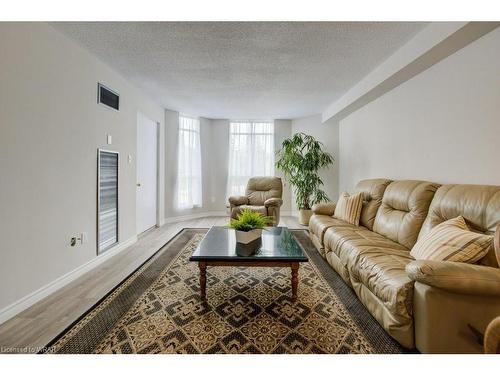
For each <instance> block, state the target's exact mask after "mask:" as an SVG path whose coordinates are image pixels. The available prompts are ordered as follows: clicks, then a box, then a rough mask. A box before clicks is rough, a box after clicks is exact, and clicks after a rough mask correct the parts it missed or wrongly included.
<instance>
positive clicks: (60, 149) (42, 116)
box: [0, 23, 164, 310]
mask: <svg viewBox="0 0 500 375" xmlns="http://www.w3.org/2000/svg"><path fill="white" fill-rule="evenodd" d="M0 51H1V56H2V57H1V59H0V82H1V84H0V153H1V157H0V176H1V177H0V191H1V194H0V207H1V209H0V212H1V216H0V238H1V243H0V258H1V260H0V285H1V288H0V310H1V309H2V308H5V307H6V306H8V305H10V304H12V303H13V302H15V301H17V300H19V299H20V298H21V297H24V296H26V295H27V294H29V293H31V292H33V291H35V290H37V289H38V288H40V287H42V286H44V285H46V284H47V283H49V282H51V281H53V280H55V279H57V278H59V277H60V276H62V275H64V274H66V273H68V272H70V271H72V270H74V269H76V268H77V267H79V266H81V265H82V264H85V263H86V262H89V261H91V260H92V259H95V258H96V230H95V228H96V172H97V171H96V169H97V167H96V163H97V161H96V160H97V148H99V147H102V148H106V149H111V150H116V151H119V152H120V155H121V162H120V186H119V194H120V197H119V199H120V202H119V208H120V217H119V231H120V241H121V242H123V241H125V240H127V239H130V238H133V237H134V236H135V235H136V228H135V226H136V221H135V192H136V186H135V184H136V167H135V153H136V123H137V111H141V112H142V113H144V114H145V115H147V116H148V117H150V118H151V119H152V120H154V121H157V122H160V123H161V124H163V121H164V112H163V109H162V108H161V107H160V106H159V105H157V104H156V103H155V102H153V101H152V100H150V99H148V98H146V97H145V96H143V95H142V94H141V93H140V92H139V91H138V90H136V89H135V88H134V87H132V86H131V85H129V84H128V83H127V81H126V80H125V79H124V78H122V77H121V76H119V75H118V74H117V73H115V72H114V71H113V70H111V69H110V68H109V67H107V66H106V65H105V64H103V63H101V62H100V61H99V60H97V59H96V58H95V57H94V56H92V55H90V54H89V53H88V52H87V51H85V50H84V49H82V48H80V47H79V46H78V45H76V44H75V43H74V42H73V41H70V40H69V39H67V38H66V37H65V36H63V35H62V34H60V33H59V32H57V31H55V30H54V29H53V28H52V27H50V26H48V25H46V24H43V23H0ZM97 82H103V83H104V84H106V85H107V86H109V87H111V88H113V89H114V90H116V91H118V92H119V93H120V100H121V108H120V111H119V112H116V111H113V110H110V109H108V108H106V107H104V106H101V105H98V104H97V103H96V101H97V99H96V95H97ZM107 133H110V134H112V136H113V144H112V145H107V144H106V134H107ZM129 154H130V155H132V163H130V164H129V163H128V162H127V155H129ZM81 232H87V233H88V236H89V238H88V242H87V243H85V244H83V245H80V246H76V247H71V246H70V245H69V243H70V238H71V237H72V236H73V235H75V234H77V233H81Z"/></svg>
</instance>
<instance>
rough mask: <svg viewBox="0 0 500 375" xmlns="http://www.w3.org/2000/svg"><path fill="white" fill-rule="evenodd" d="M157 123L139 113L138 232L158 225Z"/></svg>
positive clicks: (137, 159)
mask: <svg viewBox="0 0 500 375" xmlns="http://www.w3.org/2000/svg"><path fill="white" fill-rule="evenodd" d="M157 155H158V152H157V125H156V123H155V122H154V121H151V120H150V119H149V118H147V117H146V116H145V115H143V114H142V113H140V112H138V113H137V156H136V161H137V187H136V189H137V193H136V224H137V225H136V228H137V233H138V234H139V233H142V232H144V231H145V230H148V229H149V228H151V227H153V226H155V225H156V186H157V182H156V181H157V180H156V178H157V177H156V171H157V167H156V163H157Z"/></svg>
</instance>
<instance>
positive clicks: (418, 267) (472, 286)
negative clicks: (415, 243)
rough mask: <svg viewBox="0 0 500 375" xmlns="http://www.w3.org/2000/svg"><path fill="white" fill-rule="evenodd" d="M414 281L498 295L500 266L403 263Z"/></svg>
mask: <svg viewBox="0 0 500 375" xmlns="http://www.w3.org/2000/svg"><path fill="white" fill-rule="evenodd" d="M406 273H407V274H408V277H409V278H410V279H411V280H413V281H418V282H419V283H423V284H427V285H429V286H433V287H436V288H440V289H445V290H448V291H450V292H453V293H460V294H472V295H481V296H490V297H500V269H498V268H494V267H487V266H479V265H474V264H468V263H459V262H447V261H435V260H417V261H414V262H411V263H409V264H408V265H406Z"/></svg>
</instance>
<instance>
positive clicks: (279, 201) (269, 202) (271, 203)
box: [264, 198, 283, 207]
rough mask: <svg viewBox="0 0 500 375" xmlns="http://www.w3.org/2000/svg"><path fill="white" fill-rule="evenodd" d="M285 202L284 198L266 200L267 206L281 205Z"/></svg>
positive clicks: (265, 204)
mask: <svg viewBox="0 0 500 375" xmlns="http://www.w3.org/2000/svg"><path fill="white" fill-rule="evenodd" d="M282 204H283V199H281V198H269V199H266V200H265V202H264V206H266V207H280V206H281V205H282Z"/></svg>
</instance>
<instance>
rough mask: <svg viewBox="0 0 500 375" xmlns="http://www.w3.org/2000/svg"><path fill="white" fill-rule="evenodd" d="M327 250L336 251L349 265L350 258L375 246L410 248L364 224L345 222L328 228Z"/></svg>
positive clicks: (325, 240)
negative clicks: (373, 230) (369, 228)
mask: <svg viewBox="0 0 500 375" xmlns="http://www.w3.org/2000/svg"><path fill="white" fill-rule="evenodd" d="M323 242H324V245H325V249H326V251H327V252H328V251H332V252H334V253H335V254H336V255H337V257H339V258H340V259H341V260H342V262H343V263H344V264H345V265H347V262H348V260H349V259H351V258H352V259H355V258H356V257H357V256H358V255H359V254H360V253H362V252H363V251H365V250H370V249H373V248H377V249H381V251H383V250H384V249H392V250H396V251H401V252H408V251H409V249H407V248H406V247H404V246H403V245H400V244H398V243H397V242H394V241H391V240H390V239H388V238H386V237H384V236H382V235H380V234H378V233H375V232H372V231H371V230H368V229H367V228H365V227H363V226H359V227H356V226H354V225H349V224H345V225H342V226H334V227H330V228H327V231H326V233H325V235H324V241H323Z"/></svg>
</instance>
